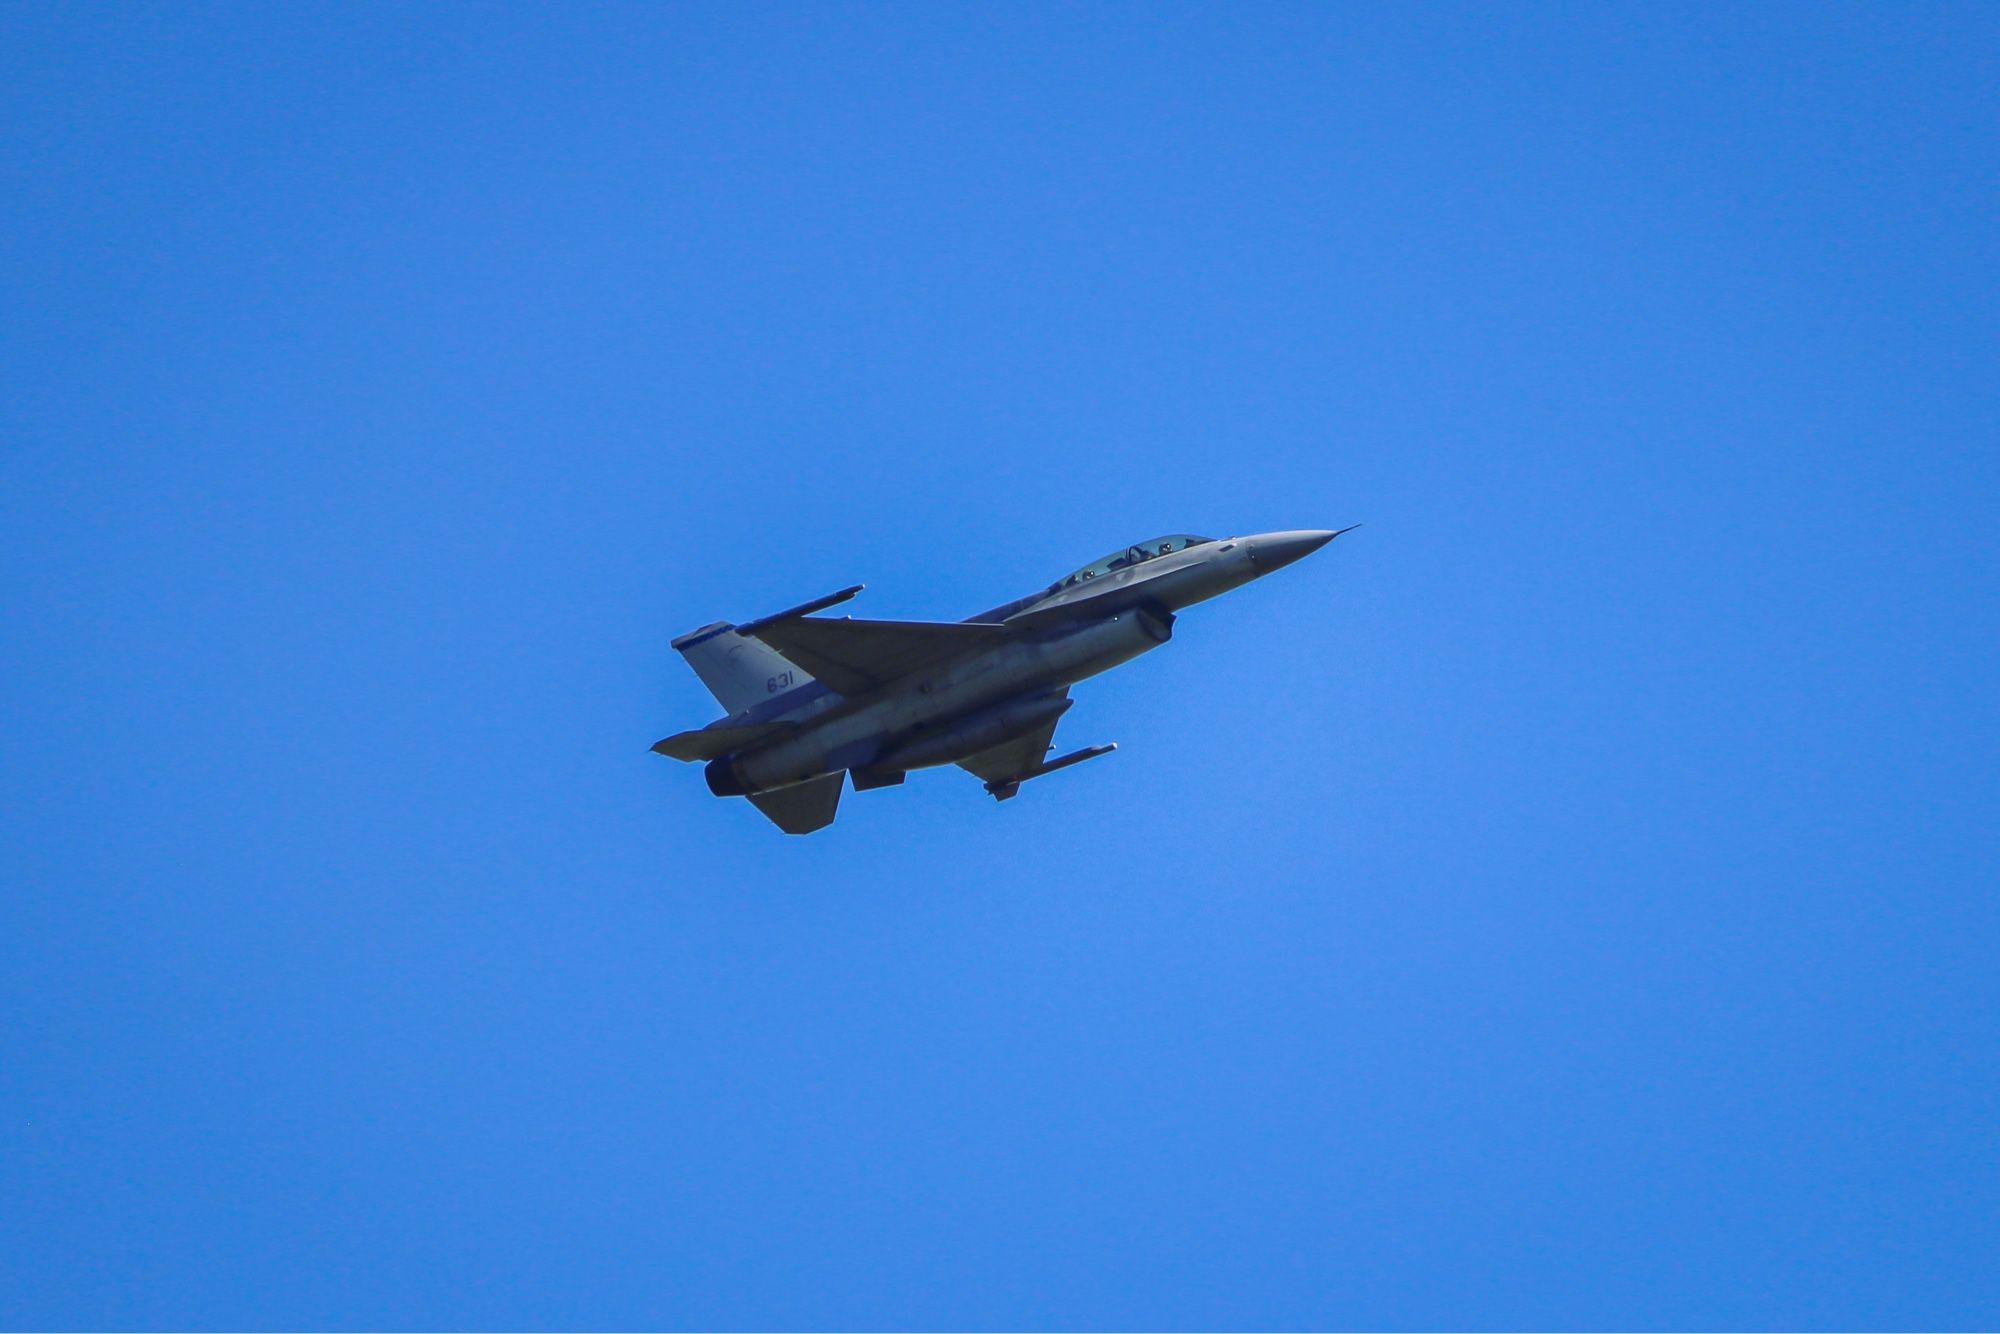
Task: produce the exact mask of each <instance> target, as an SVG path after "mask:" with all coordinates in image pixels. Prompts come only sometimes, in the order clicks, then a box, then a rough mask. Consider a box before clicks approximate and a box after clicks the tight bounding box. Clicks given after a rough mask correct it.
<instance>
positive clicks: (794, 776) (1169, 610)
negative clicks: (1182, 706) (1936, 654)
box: [654, 529, 1348, 833]
mask: <svg viewBox="0 0 2000 1334" xmlns="http://www.w3.org/2000/svg"><path fill="white" fill-rule="evenodd" d="M1340 531H1341V532H1345V531H1348V530H1347V529H1342V530H1340ZM1337 536H1339V533H1336V532H1331V531H1328V530H1325V529H1311V530H1300V531H1292V532H1275V533H1259V534H1255V535H1253V536H1249V537H1240V538H1225V539H1221V540H1216V539H1207V538H1196V537H1190V536H1187V535H1182V534H1176V535H1174V536H1172V537H1169V538H1155V539H1153V540H1152V541H1151V542H1150V543H1142V544H1139V545H1138V546H1135V547H1128V548H1126V549H1125V550H1124V551H1123V552H1122V553H1120V552H1114V553H1112V555H1110V556H1107V557H1105V558H1104V559H1102V560H1099V561H1096V562H1093V564H1092V565H1089V566H1085V567H1083V568H1082V569H1080V570H1078V571H1076V572H1075V573H1074V574H1072V575H1070V576H1067V577H1066V578H1064V579H1061V580H1058V581H1057V582H1056V583H1054V584H1052V585H1050V586H1049V587H1047V588H1046V589H1044V590H1042V591H1041V592H1039V593H1034V594H1030V595H1028V596H1027V597H1024V598H1020V599H1017V600H1015V601H1013V602H1010V603H1006V604H1004V605H1002V606H1000V607H996V608H993V609H992V610H991V611H989V612H986V613H983V614H982V615H980V616H977V617H974V618H972V619H971V620H969V621H962V622H957V623H952V624H929V623H921V622H891V621H857V620H851V619H849V618H846V617H840V618H815V617H811V616H808V615H806V613H808V612H812V611H819V610H822V609H824V608H825V607H827V606H831V605H833V604H835V603H838V602H842V601H845V600H847V599H848V598H851V597H853V596H854V594H856V593H857V592H859V591H860V589H859V587H858V586H857V587H855V588H850V589H845V590H843V591H841V592H840V593H835V594H830V595H828V596H827V597H825V598H821V599H817V600H815V601H813V602H810V603H806V604H804V606H802V607H799V608H794V609H793V610H792V611H788V612H780V613H778V614H777V615H775V616H771V617H765V618H762V619H760V620H756V621H751V622H747V623H745V624H744V625H742V626H740V627H738V626H732V625H729V624H728V623H727V622H717V623H715V624H712V625H707V626H703V627H702V628H701V629H700V630H696V631H693V632H690V633H689V634H686V635H683V636H681V637H680V638H679V639H676V640H675V641H674V647H675V648H676V649H678V650H679V651H680V652H681V653H682V654H683V656H685V657H686V658H687V659H688V662H689V665H690V666H692V667H693V668H694V669H695V671H696V673H697V675H699V676H700V677H701V679H702V683H703V684H704V685H706V686H707V687H708V688H709V690H710V693H712V694H714V695H715V696H716V698H717V700H718V701H719V702H721V704H722V705H723V707H725V708H727V709H730V710H731V714H730V716H729V717H727V718H723V719H721V720H719V721H717V722H715V723H712V724H710V725H709V726H708V727H705V728H701V729H698V730H696V731H693V732H682V733H679V734H677V735H675V736H672V737H668V738H666V739H665V740H663V741H661V742H659V743H658V744H657V745H655V746H654V749H655V750H656V751H659V752H660V753H662V754H666V755H671V756H673V757H674V758H676V759H682V760H706V761H708V768H707V777H708V782H709V787H710V789H711V790H712V791H714V792H715V793H716V794H717V795H718V796H748V797H751V798H752V800H753V802H754V803H755V804H756V805H757V806H758V807H759V808H760V809H761V810H763V811H764V813H765V814H766V815H768V816H769V817H770V818H771V819H772V820H773V821H774V822H775V823H777V824H778V826H779V827H780V828H782V829H784V830H785V831H786V832H788V833H810V832H812V831H813V830H815V829H821V828H824V827H825V826H826V825H828V824H831V823H832V821H833V818H834V814H835V811H836V808H837V805H838V802H839V794H840V787H841V783H840V781H839V780H840V778H841V776H842V775H843V773H846V772H849V771H851V772H852V773H853V775H854V782H855V786H856V789H857V790H865V789H869V788H875V787H885V786H892V785H894V784H896V783H900V782H901V781H902V776H903V774H905V773H907V772H908V771H910V770H912V769H918V768H929V767H934V766H938V765H945V764H958V765H960V766H961V767H963V768H966V769H967V770H969V771H971V772H972V773H974V774H975V775H977V776H979V777H981V778H983V779H985V780H986V786H987V790H988V791H989V792H992V793H993V794H994V795H995V796H996V797H1000V798H1003V799H1004V798H1006V797H1011V796H1013V795H1014V793H1015V792H1016V791H1018V790H1019V787H1020V784H1021V783H1023V782H1026V781H1029V780H1030V779H1033V778H1037V777H1040V776H1042V775H1043V774H1045V773H1050V772H1053V771H1054V770H1055V769H1057V768H1062V767H1067V766H1068V765H1070V764H1073V763H1076V762H1078V761H1080V760H1084V759H1089V758H1094V757H1095V756H1096V755H1097V754H1101V753H1103V752H1104V751H1106V750H1109V749H1112V748H1111V747H1101V748H1095V749H1092V750H1089V751H1078V752H1075V753H1074V754H1072V755H1068V756H1064V757H1062V758H1061V759H1058V760H1053V761H1049V760H1045V759H1044V756H1045V755H1046V753H1047V751H1048V749H1049V746H1048V740H1049V738H1050V737H1052V736H1053V732H1054V728H1055V723H1056V721H1057V719H1058V718H1059V717H1060V716H1061V714H1062V713H1063V712H1064V711H1065V710H1066V709H1067V708H1068V707H1069V700H1068V698H1067V691H1068V688H1069V687H1070V686H1072V685H1074V684H1076V683H1077V682H1079V681H1083V680H1086V679H1088V678H1090V677H1092V676H1096V675H1097V674H1098V673H1100V672H1105V671H1109V670H1110V669H1111V668H1113V667H1116V666H1119V665H1120V664H1122V663H1126V662H1130V661H1131V660H1132V659H1133V658H1136V657H1138V656H1139V655H1140V654H1142V653H1147V652H1150V651H1151V650H1153V649H1155V648H1158V647H1159V646H1160V645H1161V644H1164V643H1166V642H1167V641H1168V640H1169V639H1170V638H1171V637H1172V634H1173V623H1174V616H1175V613H1177V612H1179V611H1181V610H1182V609H1184V608H1186V607H1190V606H1192V605H1194V604H1195V603H1197V602H1202V601H1205V600H1207V599H1209V598H1212V597H1216V596H1218V595H1220V594H1222V593H1226V592H1228V591H1230V590H1231V589H1234V588H1239V587H1241V586H1242V585H1244V584H1246V583H1249V582H1250V581H1251V580H1253V579H1257V578H1261V577H1262V576H1264V575H1266V574H1269V573H1271V572H1272V571H1273V570H1276V569H1280V568H1282V567H1283V566H1285V565H1289V564H1291V563H1292V562H1293V561H1296V560H1299V559H1301V558H1302V557H1304V556H1307V555H1310V554H1311V553H1312V552H1314V551H1317V550H1318V549H1319V548H1321V547H1323V546H1325V545H1326V544H1327V543H1328V542H1330V541H1332V540H1333V539H1334V538H1335V537H1337ZM788 649H789V652H788V651H787V650H788ZM801 660H803V661H801ZM807 664H817V666H818V668H819V671H820V676H821V678H822V679H815V678H814V676H813V674H812V673H811V672H810V671H808V670H807ZM836 687H839V688H836ZM843 689H844V690H845V691H846V692H847V693H843ZM829 780H831V781H829ZM807 785H810V786H809V787H808V786H807ZM794 793H796V795H793V794H794Z"/></svg>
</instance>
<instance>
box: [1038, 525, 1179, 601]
mask: <svg viewBox="0 0 2000 1334" xmlns="http://www.w3.org/2000/svg"><path fill="white" fill-rule="evenodd" d="M1214 540H1215V539H1214V538H1212V537H1196V536H1195V535H1194V534H1193V533H1170V534H1168V535H1167V536H1166V537H1155V538H1151V539H1149V540H1148V541H1145V542H1141V543H1139V544H1138V545H1136V546H1129V547H1121V548H1120V549H1118V550H1117V551H1114V552H1112V553H1111V554H1110V555H1109V556H1106V557H1105V558H1104V559H1103V560H1099V561H1092V562H1091V563H1090V564H1088V565H1086V566H1084V567H1083V568H1082V569H1080V570H1078V571H1077V572H1076V573H1075V574H1072V575H1070V576H1069V577H1068V578H1066V579H1059V580H1057V581H1056V582H1055V584H1054V585H1053V586H1052V587H1051V588H1050V589H1049V591H1050V592H1051V593H1053V592H1055V591H1056V590H1057V589H1061V588H1073V587H1075V586H1076V585H1077V584H1080V583H1082V582H1083V581H1084V580H1086V579H1100V578H1102V577H1103V576H1105V575H1107V574H1110V573H1111V572H1112V571H1114V570H1122V569H1124V568H1125V567H1126V566H1128V565H1137V564H1138V563H1139V562H1141V561H1148V560H1153V559H1156V558H1157V557H1160V556H1168V555H1172V554H1173V553H1174V552H1176V551H1186V550H1187V549H1188V548H1189V547H1196V546H1200V545H1201V544H1202V543H1203V542H1213V541H1214Z"/></svg>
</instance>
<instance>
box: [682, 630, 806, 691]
mask: <svg viewBox="0 0 2000 1334" xmlns="http://www.w3.org/2000/svg"><path fill="white" fill-rule="evenodd" d="M674 647H675V648H676V649H677V650H679V652H680V655H681V656H682V657H683V658H686V659H687V663H688V666H690V667H692V668H694V674H695V675H696V676H699V677H700V678H701V683H702V684H703V685H705V686H707V687H708V693H709V694H711V695H713V696H715V698H716V699H717V700H718V701H720V702H721V704H722V707H723V708H725V709H727V710H728V711H729V712H730V713H732V714H736V713H741V712H743V710H745V709H747V708H750V707H751V706H752V705H755V704H762V703H763V702H764V701H765V700H767V699H774V698H776V697H777V696H779V695H782V694H784V693H785V692H786V691H787V690H793V689H796V688H797V687H799V686H802V685H805V684H806V683H807V682H809V681H811V680H812V679H813V678H812V677H811V676H810V675H808V674H807V673H806V672H805V671H803V670H801V669H800V668H799V667H798V666H797V665H796V664H794V663H792V662H791V661H789V660H787V659H786V658H785V656H784V655H783V654H781V653H779V652H778V650H776V649H774V648H772V647H771V646H770V645H769V644H766V643H765V642H764V641H763V640H761V639H750V638H746V637H745V636H743V635H739V634H737V633H736V629H735V627H734V626H732V625H730V624H729V622H727V621H717V622H716V623H715V624H713V625H704V626H703V627H702V628H701V629H699V630H694V631H691V632H689V633H688V634H684V635H682V636H681V637H680V638H679V639H676V640H675V641H674Z"/></svg>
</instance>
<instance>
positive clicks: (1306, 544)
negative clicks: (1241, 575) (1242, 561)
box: [1249, 528, 1345, 574]
mask: <svg viewBox="0 0 2000 1334" xmlns="http://www.w3.org/2000/svg"><path fill="white" fill-rule="evenodd" d="M1342 531H1345V530H1344V529H1343V530H1342ZM1338 536H1340V533H1337V532H1334V531H1333V530H1332V529H1329V528H1300V529H1297V530H1295V531H1292V532H1288V533H1259V534H1257V536H1255V537H1253V538H1251V539H1250V543H1249V545H1250V563H1251V564H1252V565H1254V566H1256V567H1257V573H1259V574H1269V573H1270V572H1271V571H1273V570H1278V569H1283V568H1284V567H1285V566H1287V565H1290V564H1291V563H1292V562H1293V561H1295V560H1304V559H1305V558H1306V557H1307V556H1310V555H1312V554H1313V552H1315V551H1318V550H1319V549H1320V548H1321V547H1323V546H1325V545H1326V544H1327V543H1329V542H1331V541H1333V539H1334V538H1336V537H1338Z"/></svg>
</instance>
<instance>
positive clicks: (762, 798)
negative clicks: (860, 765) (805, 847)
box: [750, 773, 847, 834]
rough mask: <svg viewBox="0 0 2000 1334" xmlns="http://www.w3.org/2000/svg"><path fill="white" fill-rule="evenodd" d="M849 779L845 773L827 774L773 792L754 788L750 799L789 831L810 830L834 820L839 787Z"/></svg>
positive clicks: (766, 815)
mask: <svg viewBox="0 0 2000 1334" xmlns="http://www.w3.org/2000/svg"><path fill="white" fill-rule="evenodd" d="M846 781H847V775H846V774H845V773H837V774H827V775H826V776H825V777H823V778H815V779H812V780H811V781H810V782H805V783H794V784H793V785H792V786H790V787H781V788H778V789H776V790H775V791H771V792H753V793H751V794H750V802H751V804H752V805H754V806H755V807H756V808H757V809H758V810H760V811H762V812H764V815H765V817H766V818H767V819H769V820H770V821H771V823H772V824H774V825H776V826H778V828H780V829H782V830H784V831H785V832H786V833H788V834H810V833H812V832H813V831H814V830H816V829H824V828H826V827H827V826H828V825H830V824H832V823H833V816H834V812H836V811H837V810H839V809H840V788H841V785H842V784H843V783H845V782H846Z"/></svg>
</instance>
